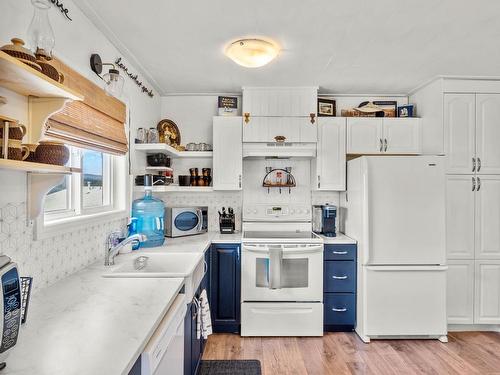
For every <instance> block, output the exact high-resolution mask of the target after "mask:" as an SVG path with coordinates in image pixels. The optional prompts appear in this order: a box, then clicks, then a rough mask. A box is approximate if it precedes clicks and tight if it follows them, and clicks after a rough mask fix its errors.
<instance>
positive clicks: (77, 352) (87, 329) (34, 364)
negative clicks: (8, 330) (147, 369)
mask: <svg viewBox="0 0 500 375" xmlns="http://www.w3.org/2000/svg"><path fill="white" fill-rule="evenodd" d="M103 272H104V266H102V264H101V262H99V264H97V263H95V264H94V265H92V266H90V267H88V268H86V269H84V270H82V271H80V272H78V273H76V274H74V275H71V276H69V277H67V278H65V279H63V280H61V281H59V282H57V283H56V284H54V285H52V286H50V287H48V288H45V289H42V290H41V291H39V292H38V293H37V294H36V295H34V296H33V297H32V300H31V303H30V306H29V310H28V319H27V322H26V324H25V325H23V326H22V327H21V334H20V337H19V341H18V344H17V345H16V346H15V347H14V348H13V349H12V350H11V352H10V354H9V357H8V358H7V360H6V362H7V367H6V368H5V369H4V370H3V371H2V375H4V374H9V375H10V374H19V375H20V374H22V375H35V374H36V375H59V374H60V375H73V374H74V375H81V374H92V375H101V374H102V375H114V374H128V372H129V370H130V369H131V367H132V366H133V364H134V362H135V361H136V359H137V358H138V357H139V355H140V354H141V353H142V351H143V349H144V347H145V346H146V344H147V342H148V341H149V339H150V337H151V335H152V334H153V332H154V331H155V329H156V328H157V326H158V324H159V323H160V321H161V319H162V318H163V316H164V315H165V313H166V312H167V311H168V309H169V307H170V305H171V304H172V302H173V300H174V299H175V297H176V296H177V294H178V293H179V290H180V289H181V288H182V286H183V283H184V279H182V278H175V279H139V278H136V279H124V278H123V279H106V278H103V277H101V274H102V273H103ZM35 282H36V280H35Z"/></svg>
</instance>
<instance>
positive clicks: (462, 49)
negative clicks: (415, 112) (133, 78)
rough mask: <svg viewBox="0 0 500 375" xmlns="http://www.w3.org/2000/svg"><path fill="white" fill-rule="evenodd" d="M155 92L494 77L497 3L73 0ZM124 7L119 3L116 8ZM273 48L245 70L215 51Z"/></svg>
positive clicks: (403, 85) (373, 89)
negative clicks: (273, 53)
mask: <svg viewBox="0 0 500 375" xmlns="http://www.w3.org/2000/svg"><path fill="white" fill-rule="evenodd" d="M75 4H77V5H78V6H79V7H80V8H81V9H82V10H83V12H84V13H85V14H86V15H87V16H88V17H89V18H90V19H91V20H92V21H93V22H94V23H95V24H96V25H97V26H98V27H99V28H100V29H101V30H102V31H103V32H104V33H105V34H106V35H107V36H108V38H110V39H111V41H112V42H113V43H115V45H116V46H117V47H118V49H119V50H120V52H121V53H123V55H124V56H125V57H126V58H127V59H128V60H129V61H132V62H133V63H135V64H136V65H137V66H138V67H139V68H140V70H141V71H142V74H143V75H145V76H146V78H148V79H150V80H151V81H152V83H153V84H154V85H155V86H156V87H157V89H158V90H159V91H160V92H161V93H162V94H171V93H209V92H210V93H212V92H239V91H240V90H241V86H258V85H263V86H300V85H308V86H310V85H318V86H320V91H321V92H332V93H343V94H349V93H351V94H353V93H360V94H380V93H384V94H404V93H407V92H408V91H410V90H411V89H413V88H415V87H416V86H418V85H419V84H421V83H423V82H425V81H427V80H429V79H430V78H432V77H434V76H436V75H469V76H499V75H500V74H499V73H500V23H499V19H500V1H496V0H475V1H470V0H468V1H466V0H440V1H436V0H419V1H401V0H378V1H368V0H350V1H341V0H336V1H334V0H246V1H242V0H213V1H200V0H182V1H178V0H177V1H176V0H148V1H127V2H123V1H122V0H106V1H102V0H79V1H75ZM125 4H126V5H125ZM259 35H262V36H266V37H270V38H273V39H274V40H275V41H276V42H278V43H279V44H280V45H281V47H282V51H281V53H280V55H279V56H278V58H277V59H276V60H275V61H273V62H271V63H270V64H269V65H267V66H265V67H262V68H257V69H249V68H243V67H240V66H238V65H236V64H235V63H234V62H232V61H231V60H229V59H228V58H227V57H226V56H225V55H224V54H223V50H224V46H225V45H226V44H227V43H228V42H231V41H233V40H235V39H238V38H240V37H245V36H259Z"/></svg>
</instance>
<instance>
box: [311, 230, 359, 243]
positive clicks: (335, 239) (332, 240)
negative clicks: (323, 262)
mask: <svg viewBox="0 0 500 375" xmlns="http://www.w3.org/2000/svg"><path fill="white" fill-rule="evenodd" d="M320 237H321V238H322V239H323V243H324V244H325V245H343V244H356V243H357V241H356V240H353V239H352V238H351V237H347V236H346V235H345V234H343V233H337V236H336V237H327V236H324V235H322V234H320Z"/></svg>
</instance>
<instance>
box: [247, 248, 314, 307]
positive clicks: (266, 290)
mask: <svg viewBox="0 0 500 375" xmlns="http://www.w3.org/2000/svg"><path fill="white" fill-rule="evenodd" d="M241 262H242V263H241V299H242V301H243V302H249V301H283V302H284V301H289V302H296V301H307V302H318V301H323V245H322V244H268V245H267V244H266V245H261V244H243V246H242V256H241Z"/></svg>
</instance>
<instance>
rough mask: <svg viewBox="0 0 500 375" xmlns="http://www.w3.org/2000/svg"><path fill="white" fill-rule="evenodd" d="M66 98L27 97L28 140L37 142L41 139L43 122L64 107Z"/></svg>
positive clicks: (43, 128)
mask: <svg viewBox="0 0 500 375" xmlns="http://www.w3.org/2000/svg"><path fill="white" fill-rule="evenodd" d="M70 101H71V99H68V98H35V97H33V96H30V97H29V101H28V110H29V111H28V113H29V131H28V134H29V142H30V143H38V142H39V141H40V140H41V139H43V136H44V133H45V124H46V122H47V120H48V119H49V117H50V116H52V115H53V114H55V113H57V112H59V111H60V110H61V109H63V108H64V106H65V105H66V103H67V102H70Z"/></svg>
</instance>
